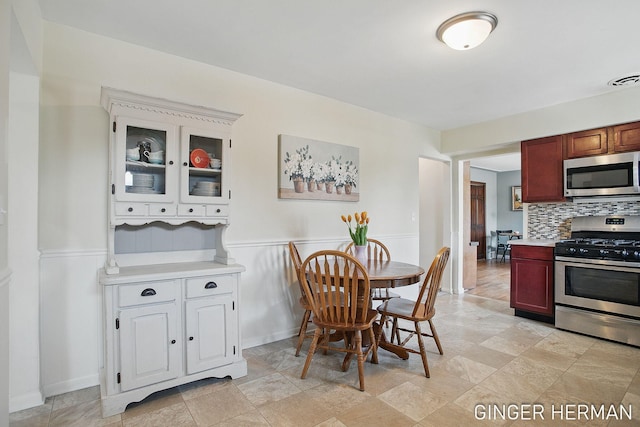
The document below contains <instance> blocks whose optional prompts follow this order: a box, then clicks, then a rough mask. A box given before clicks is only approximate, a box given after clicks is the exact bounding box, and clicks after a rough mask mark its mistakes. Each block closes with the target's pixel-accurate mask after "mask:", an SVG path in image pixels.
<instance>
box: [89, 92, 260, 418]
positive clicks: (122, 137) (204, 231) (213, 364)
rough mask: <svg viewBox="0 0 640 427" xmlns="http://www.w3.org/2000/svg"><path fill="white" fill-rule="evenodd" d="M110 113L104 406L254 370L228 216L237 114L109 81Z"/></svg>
mask: <svg viewBox="0 0 640 427" xmlns="http://www.w3.org/2000/svg"><path fill="white" fill-rule="evenodd" d="M102 105H103V107H104V108H105V109H106V110H107V111H108V112H109V115H110V130H111V136H110V141H109V186H110V188H109V223H108V256H107V262H106V265H105V267H104V268H103V269H101V271H100V272H99V282H100V284H101V286H102V289H103V297H104V304H103V310H104V316H103V318H104V338H105V343H104V365H103V367H102V369H101V394H102V413H103V416H105V417H107V416H110V415H113V414H117V413H120V412H123V411H124V410H125V409H126V406H127V405H128V404H129V403H131V402H137V401H140V400H142V399H144V398H145V397H147V396H148V395H150V394H151V393H154V392H156V391H159V390H163V389H166V388H170V387H174V386H176V385H180V384H185V383H188V382H191V381H195V380H199V379H203V378H208V377H226V376H230V377H232V378H236V377H240V376H244V375H246V373H247V365H246V361H245V360H244V359H243V357H242V351H241V348H240V330H239V304H238V296H239V281H240V273H241V272H243V271H244V267H243V266H241V265H238V264H235V261H234V260H233V259H232V258H231V257H230V254H229V251H228V250H227V248H226V246H225V242H224V236H225V230H226V228H227V227H228V225H229V217H230V212H229V201H230V199H231V189H230V188H229V176H230V175H229V172H230V167H231V137H230V135H231V126H232V124H233V122H234V121H235V120H236V119H237V118H238V117H240V116H239V115H237V114H233V113H227V112H222V111H217V110H212V109H209V108H205V107H197V106H191V105H186V104H181V103H177V102H172V101H167V100H163V99H157V98H151V97H147V96H142V95H137V94H133V93H129V92H124V91H119V90H115V89H109V88H103V90H102Z"/></svg>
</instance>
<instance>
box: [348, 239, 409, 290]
mask: <svg viewBox="0 0 640 427" xmlns="http://www.w3.org/2000/svg"><path fill="white" fill-rule="evenodd" d="M345 252H347V253H348V254H350V255H353V256H355V245H354V243H353V242H351V243H349V244H348V245H347V247H346V248H345ZM367 255H368V257H367V258H368V259H371V260H376V261H389V260H391V252H389V249H388V248H387V247H386V246H385V245H384V244H383V243H382V242H381V241H379V240H375V239H367ZM399 297H400V295H398V294H396V293H394V292H391V291H389V288H372V289H371V298H372V299H373V300H374V301H386V300H388V299H389V298H399Z"/></svg>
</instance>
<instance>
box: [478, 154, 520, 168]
mask: <svg viewBox="0 0 640 427" xmlns="http://www.w3.org/2000/svg"><path fill="white" fill-rule="evenodd" d="M469 163H470V164H471V166H472V167H474V168H480V169H486V170H490V171H493V172H509V171H515V170H520V153H510V154H500V155H497V156H489V157H478V158H475V159H471V160H470V161H469Z"/></svg>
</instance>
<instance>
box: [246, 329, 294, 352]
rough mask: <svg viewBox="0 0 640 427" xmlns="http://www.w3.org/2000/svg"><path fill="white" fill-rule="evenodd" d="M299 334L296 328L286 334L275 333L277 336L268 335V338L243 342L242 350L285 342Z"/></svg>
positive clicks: (263, 337)
mask: <svg viewBox="0 0 640 427" xmlns="http://www.w3.org/2000/svg"><path fill="white" fill-rule="evenodd" d="M297 334H298V328H295V329H292V330H290V331H286V332H279V333H275V334H272V335H266V336H262V337H260V338H256V339H252V340H248V341H242V348H243V349H246V348H251V347H258V346H260V345H264V344H269V343H271V342H275V341H280V340H284V339H286V338H291V337H292V336H294V335H297Z"/></svg>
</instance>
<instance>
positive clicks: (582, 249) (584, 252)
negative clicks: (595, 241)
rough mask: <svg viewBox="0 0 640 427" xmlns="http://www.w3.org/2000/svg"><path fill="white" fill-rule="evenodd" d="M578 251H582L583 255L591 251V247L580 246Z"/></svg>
mask: <svg viewBox="0 0 640 427" xmlns="http://www.w3.org/2000/svg"><path fill="white" fill-rule="evenodd" d="M578 252H580V253H581V254H582V255H586V254H588V253H589V249H585V248H580V249H579V250H578Z"/></svg>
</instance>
